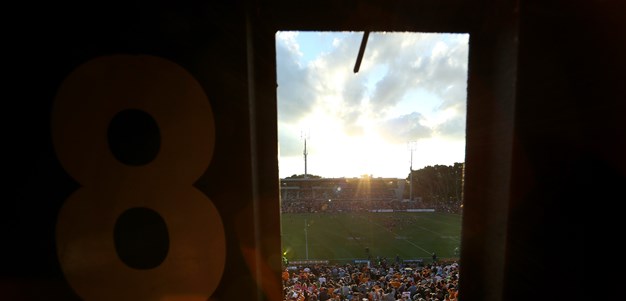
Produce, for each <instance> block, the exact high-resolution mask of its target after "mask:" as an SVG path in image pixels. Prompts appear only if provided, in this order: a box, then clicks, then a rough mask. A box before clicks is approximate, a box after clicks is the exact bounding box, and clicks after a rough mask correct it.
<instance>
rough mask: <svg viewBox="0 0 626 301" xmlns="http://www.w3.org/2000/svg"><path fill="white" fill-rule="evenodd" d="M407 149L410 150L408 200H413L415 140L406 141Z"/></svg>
mask: <svg viewBox="0 0 626 301" xmlns="http://www.w3.org/2000/svg"><path fill="white" fill-rule="evenodd" d="M408 145H409V150H410V151H411V166H410V167H409V171H410V173H409V201H411V202H412V201H413V151H414V150H415V149H416V148H417V141H411V142H409V143H408Z"/></svg>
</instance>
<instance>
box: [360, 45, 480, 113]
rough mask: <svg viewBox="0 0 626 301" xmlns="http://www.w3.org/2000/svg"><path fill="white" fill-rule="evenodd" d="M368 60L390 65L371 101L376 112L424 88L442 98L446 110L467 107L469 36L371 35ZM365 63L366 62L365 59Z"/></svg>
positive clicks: (442, 104) (378, 83) (382, 110)
mask: <svg viewBox="0 0 626 301" xmlns="http://www.w3.org/2000/svg"><path fill="white" fill-rule="evenodd" d="M370 37H371V43H370V44H368V48H367V49H366V53H367V51H369V55H368V56H367V60H371V61H372V63H374V62H375V63H377V64H384V65H387V67H388V68H387V69H388V72H387V73H386V74H385V75H384V77H382V78H381V79H380V80H379V81H378V82H377V83H376V86H375V90H374V91H373V93H372V97H371V102H372V105H373V107H374V110H375V111H376V112H385V111H386V110H387V109H388V108H389V107H391V106H394V105H396V104H397V103H398V102H400V101H401V100H402V99H403V98H404V97H406V95H407V93H409V91H411V90H414V89H425V90H427V91H429V92H431V93H433V94H435V95H437V96H439V97H440V98H441V99H442V103H441V105H440V107H439V109H440V110H445V109H448V108H451V107H459V106H464V104H465V102H466V99H467V97H466V95H467V93H466V91H467V55H468V36H467V35H446V36H445V37H444V38H442V35H440V34H420V35H415V34H412V35H407V34H405V33H386V34H380V33H377V34H372V35H370ZM364 60H366V59H364Z"/></svg>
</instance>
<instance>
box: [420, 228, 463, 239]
mask: <svg viewBox="0 0 626 301" xmlns="http://www.w3.org/2000/svg"><path fill="white" fill-rule="evenodd" d="M417 227H418V228H420V229H422V230H425V231H428V232H430V233H433V234H436V235H438V236H440V237H441V238H447V239H451V240H454V241H456V242H461V241H460V240H459V239H457V238H454V236H450V235H443V234H441V233H439V232H435V231H433V230H430V229H428V228H424V227H422V226H417Z"/></svg>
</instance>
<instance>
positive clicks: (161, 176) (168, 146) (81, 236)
mask: <svg viewBox="0 0 626 301" xmlns="http://www.w3.org/2000/svg"><path fill="white" fill-rule="evenodd" d="M133 118H139V119H142V120H144V121H146V122H144V124H147V125H148V128H150V125H154V126H153V128H154V130H155V131H153V132H155V133H157V134H158V135H157V136H156V139H153V140H154V141H157V143H156V144H153V146H152V148H151V149H154V150H156V151H155V152H153V153H150V149H147V150H145V151H144V150H140V151H139V153H141V154H140V155H143V156H144V157H143V159H142V160H143V161H142V160H136V159H137V158H142V157H141V156H138V157H137V158H134V157H133V156H132V154H131V155H129V156H126V157H124V156H125V155H124V153H123V152H116V150H117V149H116V146H115V145H114V142H115V139H113V140H112V138H111V135H114V134H115V133H113V134H112V132H115V131H117V130H116V128H120V126H119V125H120V124H121V125H123V124H124V122H125V121H124V120H131V121H132V119H133ZM131 123H132V122H131ZM122 128H123V126H122ZM119 133H121V136H124V131H123V129H122V130H119V131H118V134H119ZM114 138H115V137H114ZM127 139H129V140H131V141H127V142H129V143H131V144H132V142H133V141H132V137H131V138H128V137H127ZM52 140H53V144H54V149H55V151H56V153H57V157H58V159H59V162H60V163H61V164H62V165H63V167H64V168H65V170H66V171H67V172H68V173H69V174H70V175H71V176H72V177H73V178H74V179H75V180H76V181H77V182H79V183H80V184H81V187H80V188H79V189H78V190H77V191H75V192H74V193H73V194H72V195H71V196H70V197H68V198H67V200H66V201H65V203H64V205H63V207H62V209H61V211H60V213H59V216H58V221H57V227H56V242H57V253H58V259H59V262H60V264H61V268H62V270H63V273H64V275H65V277H66V279H67V281H68V282H69V284H70V285H71V286H72V288H73V289H74V290H75V292H76V293H77V294H78V295H79V296H80V297H81V298H83V299H85V300H89V301H91V300H107V301H110V300H133V301H136V300H163V301H165V300H207V299H208V298H209V297H210V296H211V295H212V294H213V292H214V291H215V289H216V288H217V286H218V284H219V282H220V280H221V277H222V273H223V271H224V265H225V258H226V241H225V234H224V226H223V223H222V220H221V218H220V215H219V213H218V211H217V209H216V207H215V206H214V205H213V202H212V201H211V200H210V199H209V198H208V197H207V196H206V195H204V194H203V193H202V192H200V191H199V190H197V189H196V188H195V187H193V183H194V182H195V181H196V180H197V179H198V178H199V177H200V176H201V175H202V174H203V173H204V172H205V171H206V169H207V168H208V166H209V163H210V161H211V158H212V155H213V150H214V146H215V125H214V120H213V112H212V110H211V105H210V103H209V101H208V99H207V97H206V95H205V93H204V91H203V90H202V87H201V86H200V85H199V84H198V82H197V81H196V80H195V79H194V78H193V76H192V75H191V74H189V73H188V72H187V71H186V70H184V69H183V68H182V67H180V66H179V65H177V64H175V63H173V62H171V61H168V60H165V59H162V58H158V57H153V56H131V55H119V56H108V57H101V58H97V59H94V60H91V61H89V62H87V63H86V64H84V65H82V66H80V67H78V68H77V69H76V70H74V71H73V72H72V73H71V74H70V75H69V76H68V78H67V79H66V80H65V81H64V82H63V84H62V85H61V87H60V89H59V91H58V94H57V97H56V99H55V102H54V107H53V110H52ZM122 140H123V139H122ZM146 154H148V157H149V158H148V159H145V155H146ZM129 225H130V226H129ZM142 227H147V229H142ZM125 229H131V230H132V231H124V230H125ZM155 231H156V232H158V233H157V234H154V233H153V232H155ZM127 232H133V233H135V234H134V235H135V236H133V234H132V233H131V234H128V233H127ZM143 234H148V236H150V235H156V236H155V237H152V240H148V241H147V244H148V246H152V245H150V243H152V244H153V245H154V248H153V249H154V250H152V249H147V251H149V252H145V254H137V252H141V251H142V250H143V251H146V249H145V248H146V244H144V243H142V242H141V239H143V236H142V235H143ZM124 235H127V236H124ZM128 235H130V236H128ZM138 240H139V241H138ZM142 248H144V249H142ZM155 254H156V255H155ZM143 255H145V257H144V256H143ZM145 258H148V259H145Z"/></svg>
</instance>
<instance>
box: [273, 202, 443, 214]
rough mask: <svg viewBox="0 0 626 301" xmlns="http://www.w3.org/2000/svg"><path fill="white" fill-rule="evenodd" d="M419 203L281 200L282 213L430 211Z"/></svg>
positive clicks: (428, 207)
mask: <svg viewBox="0 0 626 301" xmlns="http://www.w3.org/2000/svg"><path fill="white" fill-rule="evenodd" d="M430 208H432V206H427V205H425V204H423V203H421V202H415V201H414V202H403V201H397V200H328V199H325V200H283V202H282V203H281V212H283V213H315V212H369V211H372V210H392V211H406V210H408V209H430Z"/></svg>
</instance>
